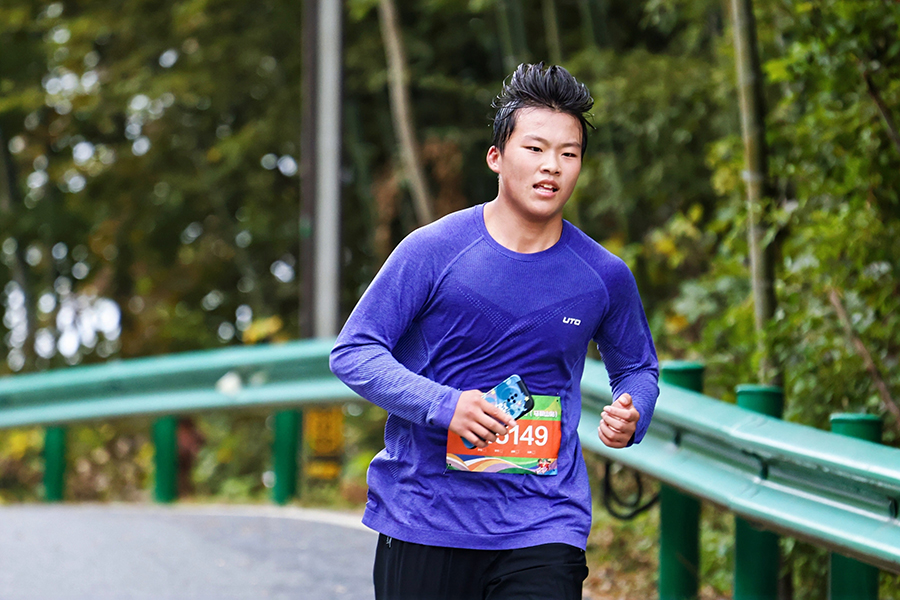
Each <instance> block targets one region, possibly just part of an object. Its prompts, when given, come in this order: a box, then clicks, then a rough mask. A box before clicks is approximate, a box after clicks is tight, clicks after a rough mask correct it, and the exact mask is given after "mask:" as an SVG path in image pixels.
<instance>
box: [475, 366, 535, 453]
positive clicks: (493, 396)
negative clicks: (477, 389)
mask: <svg viewBox="0 0 900 600" xmlns="http://www.w3.org/2000/svg"><path fill="white" fill-rule="evenodd" d="M482 398H483V399H484V400H486V401H487V402H489V403H491V404H493V405H494V406H496V407H497V408H499V409H500V410H501V411H502V412H503V413H504V414H505V415H506V416H507V417H509V418H511V419H513V420H516V419H518V418H519V417H521V416H522V415H524V414H526V413H528V412H529V411H530V410H531V409H532V408H534V398H532V396H531V392H529V391H528V387H527V386H526V385H525V382H524V381H523V380H522V378H521V377H519V376H518V375H511V376H510V377H508V378H507V379H506V380H504V381H503V382H501V383H500V384H498V385H497V386H495V387H494V388H492V389H490V390H488V391H487V392H485V393H484V394H483V395H482ZM513 426H514V425H513ZM481 439H482V441H484V438H481ZM463 443H464V444H465V446H466V448H469V449H470V450H471V449H473V448H475V444H473V443H472V442H470V441H469V440H467V439H465V438H463Z"/></svg>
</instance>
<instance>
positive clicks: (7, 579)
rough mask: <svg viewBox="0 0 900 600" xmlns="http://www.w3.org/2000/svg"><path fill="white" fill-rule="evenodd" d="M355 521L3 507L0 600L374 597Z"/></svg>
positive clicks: (276, 513)
mask: <svg viewBox="0 0 900 600" xmlns="http://www.w3.org/2000/svg"><path fill="white" fill-rule="evenodd" d="M359 519H360V517H359V515H349V514H345V513H337V512H328V511H318V510H308V509H300V508H294V507H283V508H281V507H265V506H240V507H233V506H190V505H186V506H185V505H175V506H171V507H160V506H152V505H148V506H144V505H21V506H6V507H0V600H37V599H41V600H82V599H84V600H88V599H90V600H106V599H109V600H113V599H115V600H132V599H144V598H146V599H148V600H150V599H152V600H182V599H184V600H187V599H190V600H207V599H208V600H224V599H256V598H279V599H280V598H291V599H302V600H364V599H365V600H371V598H372V597H373V591H372V575H371V573H372V560H373V557H374V553H375V541H376V534H375V533H374V532H372V531H370V530H368V529H366V528H365V527H364V526H363V525H361V524H360V523H359Z"/></svg>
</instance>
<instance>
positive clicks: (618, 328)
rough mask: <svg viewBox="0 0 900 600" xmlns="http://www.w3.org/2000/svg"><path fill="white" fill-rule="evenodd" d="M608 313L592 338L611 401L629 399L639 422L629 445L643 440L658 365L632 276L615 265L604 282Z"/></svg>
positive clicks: (653, 403) (653, 402) (621, 264)
mask: <svg viewBox="0 0 900 600" xmlns="http://www.w3.org/2000/svg"><path fill="white" fill-rule="evenodd" d="M604 283H605V284H606V288H607V293H608V295H609V309H608V311H607V313H606V315H605V316H604V318H603V320H602V321H601V322H600V326H599V328H598V329H597V332H596V334H595V336H594V341H595V342H596V343H597V348H598V349H599V350H600V355H601V356H602V358H603V362H604V364H605V365H606V369H607V371H608V372H609V383H610V386H611V387H612V393H613V399H614V400H615V399H616V398H618V397H619V396H621V395H622V394H625V393H628V394H630V395H631V398H632V401H633V402H634V407H635V408H636V409H637V411H638V412H639V413H640V415H641V416H640V419H639V420H638V423H637V428H636V429H635V432H634V438H632V441H631V442H630V443H629V445H630V444H631V443H634V444H637V443H640V441H641V440H642V439H643V438H644V435H645V434H646V433H647V428H648V427H649V426H650V419H651V418H652V417H653V410H654V408H655V407H656V398H657V397H658V396H659V385H658V382H659V362H658V360H657V357H656V349H655V348H654V346H653V338H652V336H651V335H650V327H649V326H648V324H647V317H646V315H645V314H644V306H643V304H642V303H641V298H640V295H639V294H638V289H637V284H636V283H635V280H634V276H633V275H632V274H631V271H630V270H629V269H628V266H627V265H625V263H624V262H620V261H617V262H616V264H615V266H614V267H613V268H612V269H610V270H609V271H608V276H607V277H605V278H604Z"/></svg>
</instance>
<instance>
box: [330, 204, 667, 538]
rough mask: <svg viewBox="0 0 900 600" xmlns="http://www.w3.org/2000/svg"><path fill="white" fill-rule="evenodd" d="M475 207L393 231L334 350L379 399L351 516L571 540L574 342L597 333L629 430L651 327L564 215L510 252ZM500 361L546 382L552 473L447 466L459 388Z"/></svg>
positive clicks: (577, 528)
mask: <svg viewBox="0 0 900 600" xmlns="http://www.w3.org/2000/svg"><path fill="white" fill-rule="evenodd" d="M483 208H484V207H483V205H479V206H476V207H474V208H470V209H466V210H462V211H459V212H456V213H454V214H451V215H449V216H447V217H444V218H443V219H441V220H439V221H437V222H435V223H433V224H431V225H428V226H426V227H423V228H421V229H418V230H417V231H415V232H413V233H412V234H410V235H409V236H408V237H407V238H406V239H405V240H403V242H401V243H400V245H399V246H398V247H397V249H396V250H395V251H394V252H393V254H392V255H391V256H390V258H388V260H387V262H386V263H385V264H384V267H383V268H382V269H381V271H380V272H379V273H378V275H377V277H376V278H375V280H374V281H373V282H372V284H371V285H370V286H369V288H368V289H367V290H366V293H365V294H364V295H363V297H362V299H361V300H360V301H359V304H357V306H356V308H355V309H354V311H353V313H352V314H351V315H350V318H349V319H348V320H347V323H346V325H345V326H344V328H343V330H342V331H341V333H340V335H339V336H338V339H337V344H336V345H335V347H334V350H333V351H332V354H331V369H332V371H333V372H334V373H335V375H337V376H338V377H339V378H340V379H341V380H343V381H344V382H345V383H346V384H347V385H348V386H349V387H350V388H352V389H353V390H354V391H355V392H357V393H358V394H359V395H360V396H362V397H363V398H366V399H368V400H369V401H371V402H373V403H375V404H377V405H378V406H381V407H382V408H384V409H385V410H387V411H388V420H387V424H386V426H385V436H384V437H385V449H384V450H382V451H381V452H380V453H379V454H378V455H377V456H376V457H375V458H374V459H373V461H372V463H371V465H370V466H369V473H368V484H369V495H368V502H367V504H366V512H365V516H364V517H363V522H364V523H365V524H366V525H368V526H370V527H371V528H373V529H375V530H377V531H379V532H381V533H383V534H385V535H387V536H390V537H395V538H397V539H400V540H404V541H407V542H413V543H418V544H429V545H435V546H450V547H459V548H474V549H509V548H521V547H526V546H533V545H537V544H545V543H565V544H570V545H573V546H577V547H580V548H582V549H583V548H584V547H585V545H586V542H587V536H588V533H589V532H590V525H591V497H590V487H589V484H588V477H587V470H586V468H585V465H584V460H583V458H582V455H581V445H580V443H579V440H578V434H577V428H578V421H579V419H580V416H581V390H580V381H581V376H582V372H583V370H584V360H585V355H586V352H587V348H588V345H589V343H590V342H591V340H593V341H594V342H596V343H597V345H598V347H599V349H600V352H601V354H602V356H603V360H604V362H605V364H606V367H607V370H608V371H609V374H610V382H611V384H612V390H613V396H614V397H618V396H619V395H620V394H623V393H626V392H627V393H629V394H631V396H632V398H633V401H634V405H635V408H637V410H638V412H639V413H640V415H641V417H640V420H639V421H638V424H637V430H636V432H635V436H634V442H635V443H638V442H640V441H641V439H642V438H643V437H644V434H645V432H646V431H647V426H648V425H649V423H650V418H651V416H652V414H653V408H654V406H655V403H656V397H657V395H658V387H657V379H658V365H657V359H656V352H655V350H654V347H653V340H652V338H651V335H650V330H649V328H648V326H647V320H646V317H645V316H644V310H643V306H642V304H641V300H640V297H639V295H638V291H637V286H636V285H635V281H634V277H633V276H632V274H631V272H630V271H629V270H628V267H627V266H626V265H625V263H624V262H622V261H621V260H620V259H619V258H617V257H616V256H614V255H612V254H611V253H609V252H608V251H607V250H605V249H604V248H603V247H602V246H600V245H599V244H598V243H596V242H595V241H593V240H592V239H590V238H589V237H588V236H586V235H585V234H584V233H582V232H581V231H580V230H579V229H578V228H576V227H575V226H573V225H572V224H570V223H568V222H565V221H564V222H563V230H562V235H561V237H560V239H559V241H558V242H557V243H556V244H555V245H554V246H552V247H551V248H549V249H547V250H545V251H543V252H538V253H534V254H519V253H516V252H513V251H511V250H508V249H507V248H505V247H503V246H501V245H500V244H498V243H497V242H496V241H495V240H494V239H493V238H491V236H490V235H489V234H488V232H487V229H486V227H485V225H484V213H483ZM513 373H517V374H519V375H520V376H521V377H522V378H523V379H524V380H525V382H526V383H527V385H528V387H529V389H530V391H531V393H532V394H535V395H547V396H558V397H559V398H560V403H561V406H562V426H561V427H562V430H561V443H560V449H559V458H558V461H557V474H556V475H552V476H537V475H529V474H509V473H472V472H461V471H453V470H450V469H449V468H448V466H447V431H448V427H449V425H450V420H451V418H452V417H453V413H454V410H455V408H456V402H457V400H458V399H459V395H460V393H461V391H463V390H469V389H480V390H483V391H485V390H488V389H490V388H491V387H493V386H495V385H496V384H498V383H500V382H501V381H503V380H504V379H506V378H507V377H508V376H509V375H511V374H513Z"/></svg>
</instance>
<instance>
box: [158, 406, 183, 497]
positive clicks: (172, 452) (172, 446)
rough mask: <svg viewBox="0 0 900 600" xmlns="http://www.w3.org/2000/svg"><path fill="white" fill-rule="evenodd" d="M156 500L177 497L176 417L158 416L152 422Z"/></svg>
mask: <svg viewBox="0 0 900 600" xmlns="http://www.w3.org/2000/svg"><path fill="white" fill-rule="evenodd" d="M153 445H154V448H155V454H154V462H155V464H156V487H155V497H156V501H157V502H174V501H175V500H177V499H178V417H175V416H167V417H160V418H159V419H157V420H156V422H154V423H153Z"/></svg>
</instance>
